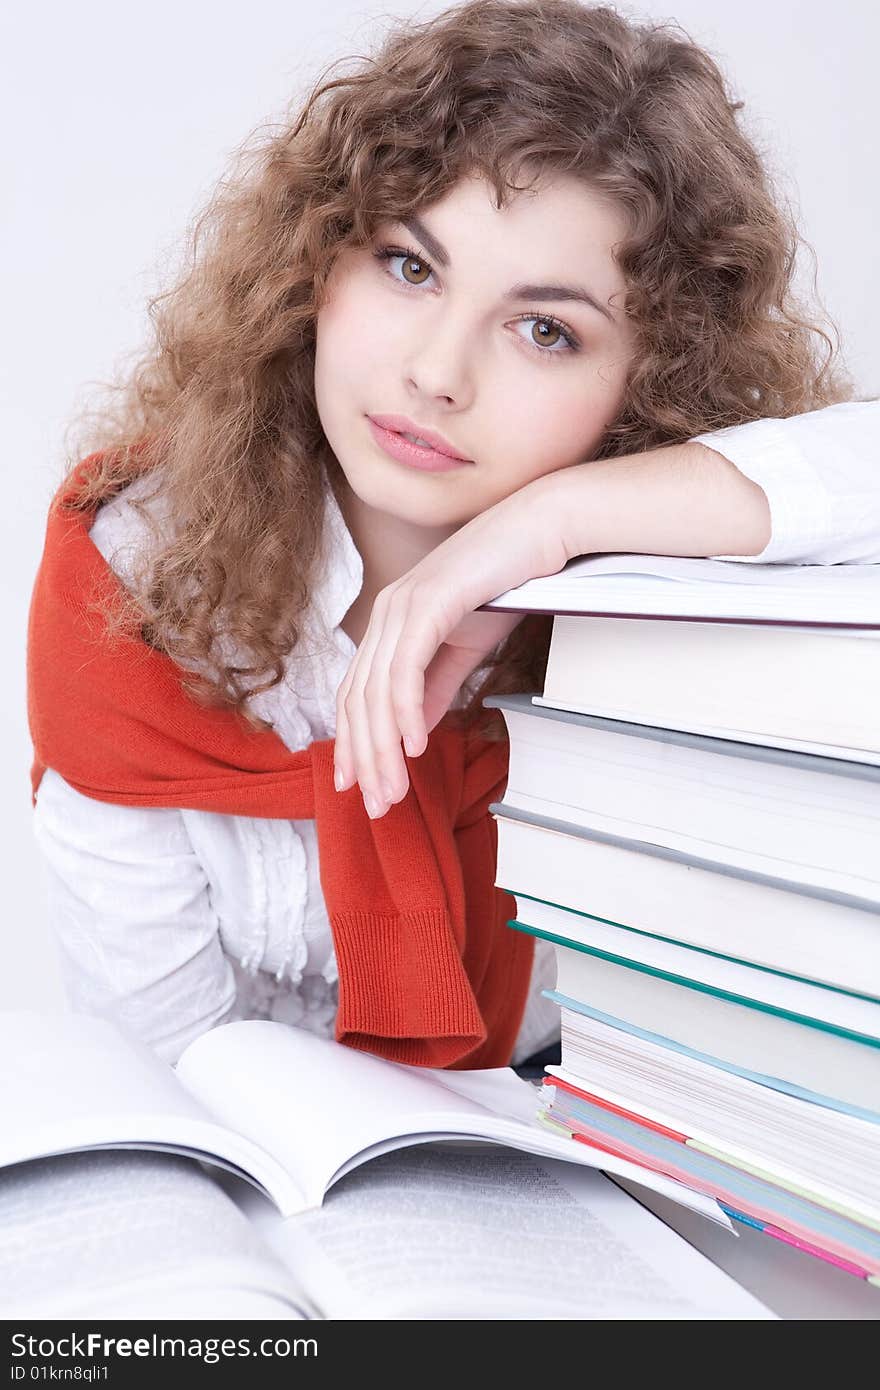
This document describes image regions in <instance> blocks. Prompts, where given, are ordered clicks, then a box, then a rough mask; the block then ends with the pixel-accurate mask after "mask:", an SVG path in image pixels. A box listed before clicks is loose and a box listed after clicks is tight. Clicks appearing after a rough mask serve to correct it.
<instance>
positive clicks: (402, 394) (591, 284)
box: [315, 178, 631, 528]
mask: <svg viewBox="0 0 880 1390" xmlns="http://www.w3.org/2000/svg"><path fill="white" fill-rule="evenodd" d="M623 235H624V223H623V220H622V215H621V214H620V213H619V212H618V211H617V210H616V209H615V208H613V207H612V206H610V205H609V204H608V203H606V202H604V201H603V200H602V199H601V198H599V197H598V196H597V195H596V194H595V193H593V192H592V191H591V190H590V189H589V188H587V187H586V186H585V185H584V184H583V183H581V182H578V181H575V180H574V179H571V178H555V179H553V180H552V181H549V180H548V181H546V182H545V183H543V184H538V185H537V187H536V189H535V190H529V191H527V192H522V193H520V194H518V195H517V196H516V197H515V198H514V199H513V200H512V201H511V202H510V203H509V204H508V206H507V207H506V208H504V209H501V210H499V209H497V208H496V207H495V206H494V204H493V202H492V193H491V187H490V185H489V184H487V183H486V182H485V181H483V180H481V179H477V178H467V179H463V180H461V181H460V182H459V183H458V184H456V185H455V187H454V188H453V189H452V191H451V192H450V193H448V194H447V195H446V196H445V197H444V198H442V199H441V200H440V201H438V202H436V203H434V204H432V205H430V206H428V207H425V208H424V209H422V210H421V213H420V216H419V217H418V218H409V219H408V221H407V222H406V223H405V224H404V223H402V222H393V221H389V222H385V223H383V224H382V226H381V227H380V228H379V231H378V233H377V235H376V237H375V239H374V241H373V243H372V245H371V246H369V247H365V248H358V249H357V250H356V251H348V252H346V253H344V254H343V255H342V256H340V258H339V260H338V261H337V263H336V265H335V266H334V268H333V272H332V275H331V277H330V282H329V285H328V292H327V296H326V299H325V303H324V305H323V306H322V308H321V310H320V312H319V315H318V321H317V348H316V358H315V390H316V396H317V404H318V410H319V414H320V418H321V423H322V425H323V428H324V432H325V434H326V436H327V440H328V442H329V444H330V447H331V449H332V450H333V453H334V455H335V457H336V459H337V460H338V462H339V464H340V467H341V468H342V471H343V472H344V474H345V476H346V479H347V481H348V483H349V485H350V487H351V488H352V490H353V491H354V493H356V494H357V496H358V497H359V498H360V499H361V501H362V502H363V503H364V504H366V506H367V507H369V508H371V509H373V508H375V509H377V510H379V511H382V512H385V513H390V514H393V515H394V516H396V517H398V518H399V519H400V520H403V521H409V522H410V523H412V524H414V525H421V526H426V527H433V528H443V527H451V528H454V527H455V526H458V525H463V524H464V523H465V522H467V521H469V520H470V519H471V518H472V517H474V516H476V515H477V514H478V513H480V512H482V511H484V510H485V509H486V508H488V507H491V506H493V505H494V504H495V503H496V502H499V501H500V500H501V499H502V498H504V497H507V496H508V495H509V494H510V493H512V492H515V491H517V490H518V489H519V488H521V487H523V486H524V485H525V484H526V483H528V482H530V481H532V480H533V479H535V478H538V477H541V476H542V475H543V474H546V473H552V472H555V471H556V470H557V469H560V468H567V467H569V466H570V465H571V464H575V463H581V462H584V461H585V460H587V459H589V458H591V457H592V456H593V455H594V454H595V452H596V450H597V448H598V446H599V444H600V443H601V440H602V437H603V434H604V432H605V430H606V428H607V427H608V425H609V424H610V423H611V422H612V421H613V420H614V418H615V416H616V415H617V413H618V411H619V408H620V405H621V402H622V398H623V391H624V384H625V380H626V374H627V367H628V363H629V360H630V355H631V326H630V325H629V324H628V323H627V322H626V320H625V319H624V317H623V314H622V309H621V304H622V299H623V294H622V292H623V290H624V288H625V282H624V279H623V276H622V273H621V271H620V269H619V267H618V266H617V263H616V261H615V259H614V254H613V252H614V247H615V244H616V243H618V242H619V241H620V240H621V239H622V237H623ZM553 287H556V288H553ZM559 287H562V288H561V289H560V288H559ZM563 291H564V292H563ZM581 295H582V296H583V298H581V297H580V296H581ZM377 416H378V417H382V416H394V417H404V418H405V420H406V421H409V422H411V432H412V433H414V434H424V432H426V431H433V432H434V433H435V434H439V435H440V436H441V437H442V439H443V440H444V441H445V442H446V444H447V445H448V446H450V447H451V449H452V450H454V451H455V452H457V453H458V454H460V455H463V456H464V457H465V458H466V459H467V460H468V462H466V463H463V464H460V465H458V466H456V467H453V468H451V469H448V470H445V471H440V472H435V471H425V470H423V469H421V468H418V467H415V466H413V464H412V463H409V462H402V461H400V460H399V459H397V458H395V457H393V456H392V455H391V454H390V453H389V452H387V450H386V448H385V447H384V445H385V444H387V443H388V440H387V436H386V435H385V434H384V433H383V432H382V431H381V430H380V431H379V432H378V433H377V430H376V428H375V427H374V425H373V424H372V423H371V419H372V420H373V421H375V418H376V417H377ZM400 428H404V429H406V428H407V426H406V425H403V426H400Z"/></svg>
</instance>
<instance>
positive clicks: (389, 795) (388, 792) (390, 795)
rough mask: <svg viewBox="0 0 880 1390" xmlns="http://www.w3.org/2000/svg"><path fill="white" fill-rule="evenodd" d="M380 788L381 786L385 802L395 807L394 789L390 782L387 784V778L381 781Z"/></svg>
mask: <svg viewBox="0 0 880 1390" xmlns="http://www.w3.org/2000/svg"><path fill="white" fill-rule="evenodd" d="M380 786H381V788H382V795H383V796H384V798H385V800H386V801H387V802H389V804H391V805H393V804H394V788H393V787H392V785H391V783H390V782H387V781H386V780H385V778H384V777H382V778H381V779H380Z"/></svg>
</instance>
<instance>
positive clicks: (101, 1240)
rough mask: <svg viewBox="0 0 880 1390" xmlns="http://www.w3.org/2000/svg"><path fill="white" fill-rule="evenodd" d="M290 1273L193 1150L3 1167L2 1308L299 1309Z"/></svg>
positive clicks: (88, 1311) (81, 1312) (245, 1312)
mask: <svg viewBox="0 0 880 1390" xmlns="http://www.w3.org/2000/svg"><path fill="white" fill-rule="evenodd" d="M309 1306H310V1305H309V1304H308V1300H307V1299H305V1298H304V1297H303V1296H301V1295H300V1294H299V1293H298V1292H297V1290H296V1288H295V1285H294V1282H293V1280H292V1278H291V1275H290V1273H289V1271H287V1270H286V1269H285V1268H284V1266H283V1265H282V1264H281V1263H280V1261H279V1260H278V1259H277V1257H276V1256H274V1255H273V1254H272V1252H271V1250H270V1249H269V1248H268V1247H267V1246H266V1245H265V1244H264V1243H263V1241H262V1240H261V1238H260V1237H259V1235H258V1234H257V1233H256V1231H255V1230H254V1229H253V1227H252V1226H251V1225H250V1223H249V1222H248V1221H247V1219H246V1218H245V1217H244V1216H243V1215H242V1213H241V1211H239V1210H238V1209H237V1207H236V1206H235V1204H234V1203H233V1202H232V1201H230V1199H229V1197H228V1196H227V1195H226V1194H225V1193H224V1192H223V1191H222V1190H221V1188H220V1187H219V1186H218V1185H217V1184H216V1183H215V1182H214V1180H213V1179H212V1178H211V1177H209V1176H208V1174H207V1173H205V1172H203V1170H202V1169H201V1168H200V1167H199V1165H198V1164H197V1163H195V1162H194V1161H193V1160H191V1159H184V1158H180V1157H177V1156H175V1155H170V1154H169V1155H155V1154H147V1153H105V1152H101V1153H78V1154H64V1155H61V1156H59V1157H55V1158H47V1159H41V1160H37V1161H35V1162H32V1163H19V1164H16V1165H14V1166H12V1167H9V1168H6V1169H4V1170H3V1171H2V1172H0V1317H2V1318H5V1319H9V1318H65V1319H66V1318H79V1317H91V1316H95V1317H118V1318H128V1317H137V1318H144V1317H149V1318H155V1319H164V1318H216V1317H221V1316H228V1317H234V1318H248V1317H250V1318H258V1317H259V1318H291V1319H297V1318H300V1319H301V1318H302V1317H303V1316H304V1310H305V1309H307V1308H308V1307H309Z"/></svg>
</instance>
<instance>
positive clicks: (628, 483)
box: [530, 444, 770, 559]
mask: <svg viewBox="0 0 880 1390" xmlns="http://www.w3.org/2000/svg"><path fill="white" fill-rule="evenodd" d="M530 486H532V487H540V488H542V489H545V490H546V492H547V494H548V497H549V498H550V499H552V500H550V501H549V506H550V509H551V511H552V515H553V517H554V519H555V520H556V522H557V524H558V525H561V527H562V533H563V541H564V547H565V552H566V555H567V556H568V558H569V559H571V558H572V557H573V556H576V555H590V554H594V553H601V552H623V553H630V554H644V555H690V556H707V555H709V556H711V555H759V554H760V553H761V551H762V550H763V549H764V547H765V546H766V545H767V543H768V541H769V539H770V506H769V503H768V501H767V498H766V496H765V494H764V491H763V489H762V488H760V487H759V486H758V484H757V483H754V482H752V481H751V479H749V478H747V477H746V476H745V474H743V473H741V472H740V471H739V469H738V468H737V467H736V466H735V465H734V464H732V463H731V462H730V461H729V460H728V459H726V458H724V457H723V455H721V454H718V453H716V452H715V450H714V449H710V448H707V447H706V445H704V444H676V445H671V446H669V447H667V448H661V449H652V450H650V451H649V452H648V453H644V454H629V455H626V456H625V457H623V458H618V459H600V460H597V461H595V462H592V463H580V464H576V465H574V466H573V467H571V468H564V469H561V470H560V471H559V472H557V473H551V474H548V475H546V476H545V477H543V478H540V479H538V480H537V482H536V483H533V484H530Z"/></svg>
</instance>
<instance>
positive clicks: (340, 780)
mask: <svg viewBox="0 0 880 1390" xmlns="http://www.w3.org/2000/svg"><path fill="white" fill-rule="evenodd" d="M333 784H334V786H335V787H336V790H337V791H338V792H341V791H342V788H343V787H344V786H345V774H344V773H343V771H342V768H341V767H337V768H334V770H333Z"/></svg>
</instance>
